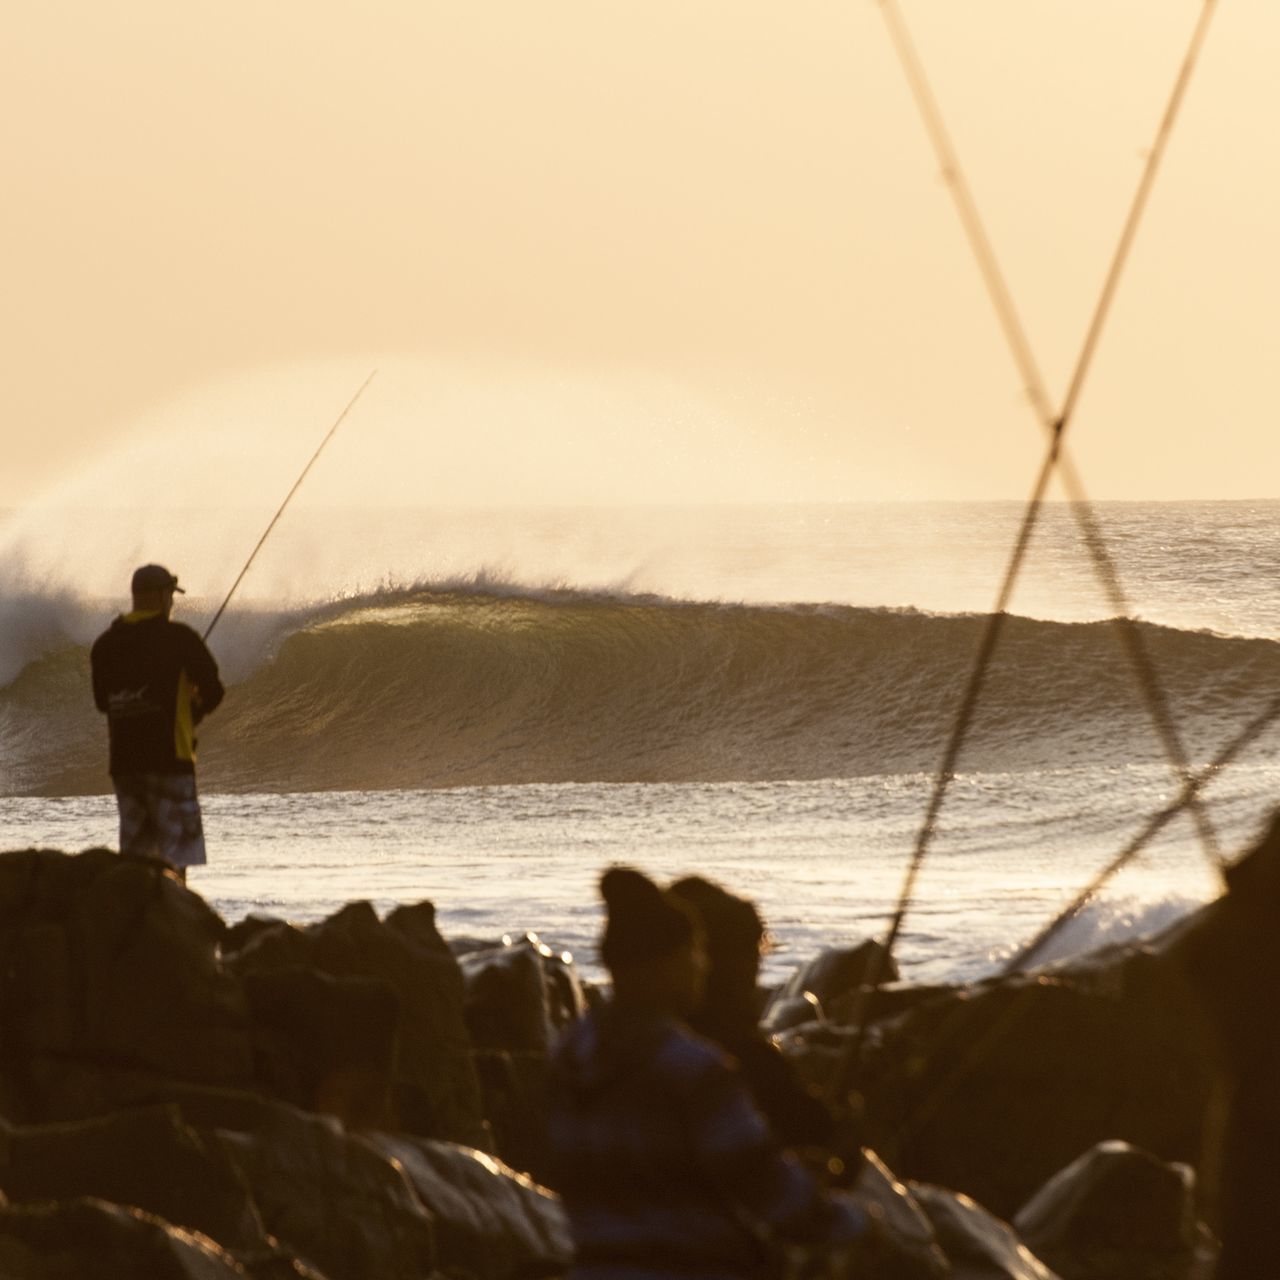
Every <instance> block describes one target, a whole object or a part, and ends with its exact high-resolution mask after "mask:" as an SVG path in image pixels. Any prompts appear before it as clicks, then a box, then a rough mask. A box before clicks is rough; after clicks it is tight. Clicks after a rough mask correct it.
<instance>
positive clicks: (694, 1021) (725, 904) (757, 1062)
mask: <svg viewBox="0 0 1280 1280" xmlns="http://www.w3.org/2000/svg"><path fill="white" fill-rule="evenodd" d="M670 892H671V893H672V894H674V895H675V897H677V898H678V899H679V900H680V901H681V902H686V903H688V904H689V905H690V906H691V907H692V908H693V909H694V912H695V914H696V915H697V918H698V920H699V922H700V923H701V925H702V930H703V937H704V944H705V949H706V955H707V979H706V984H705V987H704V989H703V994H702V999H701V1000H700V1001H699V1002H698V1006H697V1008H696V1009H695V1010H694V1011H693V1013H692V1014H691V1016H690V1018H689V1024H690V1026H692V1027H693V1029H694V1030H695V1031H696V1032H697V1033H698V1034H699V1035H702V1036H706V1037H707V1039H708V1040H714V1041H715V1043H716V1044H718V1045H719V1046H720V1047H721V1048H722V1049H724V1050H725V1052H726V1053H728V1054H729V1055H730V1056H731V1057H733V1058H734V1059H735V1060H736V1061H737V1063H738V1065H739V1067H740V1068H741V1070H742V1074H743V1076H744V1077H745V1079H746V1084H747V1087H748V1088H749V1089H750V1090H751V1094H752V1097H753V1098H754V1099H755V1104H756V1106H757V1107H758V1108H759V1109H760V1111H761V1112H762V1113H763V1114H764V1117H765V1119H766V1120H767V1121H768V1123H769V1127H770V1129H772V1131H773V1134H774V1136H775V1137H776V1138H777V1139H778V1141H779V1142H780V1143H782V1145H783V1146H784V1147H813V1148H823V1149H828V1148H830V1147H831V1145H832V1143H833V1142H834V1141H835V1139H836V1125H835V1123H834V1121H833V1118H832V1115H831V1113H830V1111H828V1110H827V1108H826V1106H825V1105H824V1104H823V1103H822V1102H821V1101H820V1100H819V1099H818V1098H816V1097H814V1096H813V1094H811V1093H810V1092H809V1091H808V1090H807V1089H806V1088H805V1087H804V1085H803V1084H802V1083H801V1082H800V1080H799V1079H798V1078H797V1076H796V1073H795V1072H794V1070H792V1068H791V1064H790V1063H788V1062H787V1060H786V1058H785V1057H783V1055H782V1052H781V1051H780V1050H779V1049H778V1047H777V1046H776V1045H775V1044H774V1043H773V1041H772V1040H771V1039H770V1038H769V1037H768V1036H766V1035H765V1034H764V1033H763V1032H762V1031H761V1030H760V987H759V982H760V953H761V948H762V947H763V945H764V937H765V931H764V922H763V921H762V920H761V919H760V913H759V912H758V911H757V910H756V908H755V905H754V904H753V903H751V902H750V901H748V900H747V899H746V898H739V897H737V896H736V895H734V894H732V893H730V892H728V890H726V889H723V888H721V886H720V885H718V884H715V883H713V882H712V881H710V880H704V879H703V878H702V877H701V876H687V877H686V878H685V879H683V880H677V881H676V882H675V883H674V884H673V885H672V886H671V889H670Z"/></svg>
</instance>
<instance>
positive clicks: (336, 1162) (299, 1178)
mask: <svg viewBox="0 0 1280 1280" xmlns="http://www.w3.org/2000/svg"><path fill="white" fill-rule="evenodd" d="M217 1138H218V1141H219V1144H220V1145H221V1147H222V1149H223V1150H224V1151H225V1152H226V1154H227V1155H228V1156H229V1157H230V1160H231V1162H232V1164H233V1165H234V1166H235V1168H236V1169H237V1171H238V1172H239V1173H240V1175H241V1177H242V1178H243V1179H244V1182H245V1184H246V1185H247V1186H248V1188H249V1190H250V1192H251V1193H252V1196H253V1200H254V1203H255V1205H256V1206H257V1209H258V1212H259V1213H260V1214H261V1217H262V1221H263V1222H264V1223H265V1225H266V1228H267V1230H268V1231H269V1232H270V1233H271V1235H272V1236H274V1237H275V1238H276V1239H277V1240H278V1241H279V1242H280V1243H281V1244H282V1245H284V1246H285V1248H287V1249H288V1250H289V1251H290V1252H291V1253H293V1254H295V1255H296V1256H297V1257H299V1258H301V1259H303V1260H305V1262H306V1263H307V1264H308V1265H309V1266H312V1267H315V1268H316V1269H317V1270H319V1271H321V1272H323V1273H324V1275H326V1276H327V1277H329V1280H368V1278H369V1277H372V1276H404V1277H406V1280H417V1277H427V1276H430V1275H431V1273H432V1271H433V1269H434V1266H435V1256H436V1255H435V1235H434V1231H433V1229H432V1221H431V1216H430V1214H429V1213H428V1212H427V1210H426V1209H424V1208H423V1206H422V1204H421V1202H420V1201H419V1199H418V1197H417V1195H416V1193H415V1192H414V1190H413V1188H412V1186H411V1185H410V1184H409V1182H408V1181H407V1179H406V1177H405V1174H404V1171H403V1169H402V1168H401V1167H400V1165H399V1164H398V1163H396V1162H395V1161H394V1160H392V1159H390V1158H389V1157H388V1156H386V1155H385V1154H383V1153H382V1152H381V1151H379V1150H378V1149H377V1148H376V1147H375V1146H373V1145H371V1144H370V1143H368V1142H366V1141H364V1140H363V1139H362V1138H361V1137H359V1136H357V1135H354V1134H349V1133H346V1132H345V1131H344V1130H343V1128H342V1126H341V1125H340V1124H339V1123H338V1122H337V1121H336V1120H333V1119H330V1118H329V1117H325V1116H315V1115H310V1114H307V1113H305V1112H302V1111H295V1110H293V1109H292V1108H288V1107H283V1106H276V1107H274V1108H272V1110H271V1113H270V1115H269V1117H268V1118H267V1119H266V1121H265V1123H263V1124H262V1125H261V1127H260V1128H258V1129H257V1130H256V1131H255V1132H253V1133H230V1132H219V1133H218V1135H217Z"/></svg>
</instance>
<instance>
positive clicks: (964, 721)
mask: <svg viewBox="0 0 1280 1280" xmlns="http://www.w3.org/2000/svg"><path fill="white" fill-rule="evenodd" d="M878 2H879V7H880V10H881V13H882V14H883V16H884V18H885V20H886V22H887V24H888V27H889V33H890V36H891V39H892V42H893V45H894V48H895V51H896V52H897V54H898V58H899V61H900V62H901V64H902V67H903V70H904V72H905V74H906V78H907V81H908V84H909V86H910V89H911V91H912V95H913V97H914V98H915V101H916V105H917V108H918V109H919V111H920V113H921V116H922V118H923V121H924V124H925V129H926V132H927V133H928V135H929V138H930V141H931V142H932V144H933V147H934V150H935V153H936V154H937V157H938V159H939V162H940V164H941V168H942V173H943V176H944V178H945V180H946V183H947V186H948V188H949V190H950V192H951V195H952V198H953V200H954V202H955V204H956V208H957V212H958V213H959V216H960V221H961V224H962V226H963V228H964V231H965V234H966V236H967V238H968V240H969V244H970V248H971V250H972V251H973V253H974V256H975V258H976V260H977V263H978V267H979V272H980V274H981V276H982V280H983V283H984V284H985V286H986V288H987V292H988V294H989V296H990V298H991V302H992V304H993V306H994V309H995V312H996V316H997V319H998V320H999V323H1000V327H1001V330H1002V331H1003V333H1004V336H1005V339H1006V342H1007V343H1008V346H1009V349H1010V352H1011V354H1012V356H1013V360H1014V364H1015V365H1016V367H1017V369H1018V372H1019V374H1020V375H1021V378H1022V382H1023V388H1024V390H1025V392H1026V395H1027V398H1028V400H1029V402H1030V404H1031V406H1032V409H1033V410H1034V412H1035V414H1036V416H1037V417H1038V418H1039V420H1040V422H1041V424H1042V426H1043V427H1044V428H1045V430H1046V431H1047V433H1048V436H1049V441H1048V449H1047V452H1046V456H1045V460H1044V463H1043V464H1042V466H1041V470H1040V474H1039V476H1038V477H1037V481H1036V485H1035V488H1034V491H1033V494H1032V496H1031V499H1030V500H1029V502H1028V505H1027V509H1026V513H1025V515H1024V518H1023V522H1022V526H1021V529H1020V532H1019V536H1018V539H1017V543H1016V545H1015V548H1014V551H1013V554H1012V556H1011V558H1010V562H1009V566H1008V568H1007V570H1006V574H1005V578H1004V581H1003V585H1002V587H1001V591H1000V598H999V602H998V604H997V607H996V610H995V612H994V614H993V615H992V616H991V618H990V620H989V622H988V627H987V631H986V634H985V635H984V637H983V640H982V643H981V644H980V646H979V652H978V655H977V658H976V661H975V663H974V665H973V669H972V670H971V673H970V680H969V684H968V687H967V689H966V692H965V695H964V697H963V699H962V702H961V706H960V709H959V711H958V714H957V716H956V718H955V723H954V725H953V729H952V734H951V737H950V740H949V743H948V746H947V751H946V754H945V757H944V761H943V764H942V766H941V768H940V769H939V771H938V773H937V775H936V776H935V782H934V788H933V793H932V797H931V799H930V803H929V807H928V812H927V814H926V816H925V819H924V822H923V823H922V825H921V828H920V831H919V834H918V836H917V839H916V845H915V848H914V850H913V853H912V856H911V860H910V864H909V867H908V870H907V874H906V878H905V881H904V884H903V887H902V891H901V893H900V895H899V900H898V904H897V909H896V910H895V912H894V914H893V917H892V920H891V923H890V925H889V929H888V932H887V935H886V938H885V941H884V943H883V944H882V950H881V951H879V952H878V953H877V954H876V955H875V956H874V957H873V959H872V962H871V965H870V967H869V971H868V974H867V975H866V976H865V977H864V980H863V985H862V987H861V989H860V991H859V995H858V999H857V1002H856V1006H855V1011H854V1019H853V1020H854V1021H855V1023H856V1025H857V1027H858V1033H857V1037H856V1039H855V1040H854V1041H853V1042H852V1043H851V1044H850V1045H849V1046H848V1048H847V1050H846V1052H845V1053H844V1054H842V1055H840V1057H839V1058H838V1059H837V1062H836V1064H835V1069H834V1071H833V1072H832V1074H831V1076H830V1077H829V1079H828V1081H827V1088H826V1092H827V1094H828V1096H829V1097H831V1098H832V1099H833V1100H841V1101H843V1099H844V1097H845V1096H847V1092H848V1088H849V1085H850V1078H851V1075H852V1072H853V1070H854V1065H855V1063H856V1061H857V1060H858V1059H859V1058H860V1057H861V1054H862V1050H863V1044H864V1041H865V1037H866V1030H867V1014H868V1011H869V1008H870V1005H871V1003H872V1000H873V998H874V996H875V994H876V993H877V992H878V991H879V988H880V984H881V982H882V980H883V972H884V969H885V966H886V963H887V961H888V958H889V957H891V956H892V954H893V950H894V946H895V944H896V942H897V940H898V937H899V934H900V931H901V928H902V925H903V922H904V919H905V917H906V915H907V912H908V911H909V909H910V907H911V905H912V901H913V899H914V895H915V884H916V880H917V878H918V876H919V873H920V870H921V867H922V865H923V863H924V859H925V856H926V853H927V851H928V849H929V847H930V846H931V844H932V841H933V836H934V834H935V832H936V828H937V819H938V815H939V812H940V810H941V808H942V803H943V799H944V797H945V794H946V792H947V790H948V787H949V784H950V783H951V781H952V780H953V778H954V776H955V766H956V764H957V762H958V759H959V755H960V751H961V749H962V747H963V744H964V741H965V739H966V737H967V734H968V730H969V727H970V725H971V723H972V719H973V713H974V710H975V708H976V705H977V702H978V699H979V697H980V694H981V692H982V689H983V686H984V684H985V680H986V676H987V674H988V669H989V667H990V664H991V660H992V657H993V655H994V651H995V647H996V644H997V642H998V638H999V635H1000V632H1001V630H1002V627H1003V623H1004V621H1005V616H1006V615H1005V609H1006V607H1007V605H1008V603H1009V599H1010V597H1011V595H1012V589H1013V585H1014V582H1015V581H1016V579H1017V577H1018V576H1019V572H1020V570H1021V567H1022V563H1023V560H1024V558H1025V555H1026V551H1027V547H1028V545H1029V543H1030V539H1031V534H1032V531H1033V530H1034V527H1035V525H1036V523H1037V520H1038V517H1039V514H1040V508H1041V506H1042V503H1043V499H1044V495H1045V490H1046V488H1047V485H1048V481H1049V478H1050V476H1051V474H1052V473H1053V472H1054V471H1055V470H1056V471H1057V472H1058V473H1059V475H1061V477H1062V478H1063V481H1064V484H1065V487H1066V489H1067V492H1068V496H1069V497H1070V498H1071V500H1072V501H1071V507H1072V513H1073V515H1074V516H1075V518H1076V521H1077V523H1078V524H1079V526H1080V531H1081V534H1082V537H1083V540H1084V543H1085V545H1086V548H1087V550H1088V551H1089V554H1090V556H1091V558H1092V560H1093V563H1094V569H1095V572H1096V574H1097V576H1098V579H1099V581H1100V582H1101V584H1102V585H1103V588H1104V590H1105V592H1106V594H1107V597H1108V599H1109V602H1110V603H1111V605H1112V606H1113V608H1114V609H1115V612H1116V618H1115V619H1114V621H1115V622H1116V624H1117V625H1118V626H1119V628H1120V634H1121V639H1122V642H1123V643H1124V645H1125V648H1126V650H1127V652H1128V656H1129V658H1130V661H1131V663H1132V665H1133V667H1134V671H1135V675H1136V678H1137V680H1138V684H1139V687H1140V689H1141V692H1142V694H1143V696H1144V699H1145V701H1146V702H1147V704H1148V710H1149V711H1150V713H1151V715H1152V719H1153V721H1154V724H1155V727H1156V731H1157V735H1158V737H1159V738H1160V739H1161V742H1162V745H1163V746H1164V748H1165V751H1166V754H1167V756H1168V757H1169V760H1170V762H1171V764H1172V765H1173V767H1174V770H1175V773H1176V774H1177V775H1178V776H1179V778H1180V781H1181V782H1182V784H1183V793H1184V796H1183V803H1182V805H1181V806H1180V807H1179V811H1181V810H1182V809H1186V810H1187V811H1188V812H1189V813H1190V815H1191V818H1192V820H1193V822H1194V823H1195V825H1196V826H1197V828H1198V830H1199V833H1200V836H1201V840H1202V842H1203V844H1204V847H1205V849H1206V852H1207V853H1208V854H1209V857H1210V861H1211V863H1213V864H1214V865H1215V867H1216V868H1217V870H1218V871H1219V874H1221V871H1222V866H1223V861H1224V860H1223V858H1222V856H1221V854H1220V852H1219V851H1218V849H1217V842H1216V838H1215V835H1214V832H1213V828H1212V826H1211V825H1210V824H1209V821H1208V817H1207V814H1206V813H1205V812H1204V809H1203V807H1202V806H1201V803H1200V797H1199V790H1200V788H1199V786H1192V785H1190V783H1191V776H1192V775H1191V768H1190V765H1189V763H1188V760H1187V757H1186V752H1185V750H1184V749H1183V747H1182V743H1181V739H1180V738H1179V736H1178V733H1177V730H1176V728H1175V726H1174V724H1173V721H1172V717H1171V715H1170V713H1169V708H1168V702H1167V699H1166V697H1165V694H1164V690H1163V687H1162V685H1161V683H1160V681H1159V679H1158V677H1157V676H1156V673H1155V671H1154V668H1153V665H1152V663H1151V659H1150V657H1149V655H1148V654H1147V652H1146V649H1145V646H1144V644H1143V643H1142V641H1141V638H1140V635H1139V633H1138V632H1137V629H1136V627H1135V626H1134V625H1133V623H1132V620H1131V619H1130V618H1129V609H1128V601H1127V599H1126V597H1125V594H1124V591H1123V588H1122V587H1121V585H1120V580H1119V574H1118V571H1117V569H1116V566H1115V562H1114V561H1113V559H1112V558H1111V555H1110V552H1109V550H1108V548H1107V546H1106V544H1105V541H1104V539H1103V537H1102V533H1101V529H1100V527H1099V525H1098V522H1097V518H1096V516H1095V515H1094V513H1093V511H1092V508H1091V507H1090V505H1089V504H1088V502H1087V499H1086V498H1085V495H1084V490H1083V486H1082V485H1081V483H1080V480H1079V477H1078V475H1077V473H1076V471H1075V468H1074V467H1073V466H1072V465H1071V462H1070V460H1069V458H1068V457H1067V455H1066V452H1065V450H1064V448H1063V437H1064V435H1065V433H1066V430H1067V427H1068V425H1069V423H1070V422H1071V420H1072V417H1073V416H1074V412H1075V409H1076V405H1077V402H1078V400H1079V396H1080V391H1081V388H1082V386H1083V383H1084V380H1085V375H1086V373H1087V371H1088V369H1089V366H1090V364H1091V362H1092V359H1093V355H1094V352H1095V350H1096V348H1097V345H1098V339H1099V336H1100V334H1101V331H1102V327H1103V323H1104V321H1105V319H1106V317H1107V314H1108V312H1109V310H1110V306H1111V303H1112V300H1113V298H1114V295H1115V292H1116V289H1117V285H1118V283H1119V278H1120V275H1121V272H1122V269H1123V267H1124V265H1125V262H1126V260H1127V258H1128V256H1129V254H1130V251H1131V249H1132V247H1133V242H1134V239H1135V237H1136V233H1137V228H1138V224H1139V222H1140V221H1141V216H1142V213H1143V211H1144V209H1145V207H1146V204H1147V200H1148V197H1149V195H1150V192H1151V188H1152V186H1153V184H1154V180H1155V175H1156V171H1157V169H1158V167H1159V163H1160V161H1161V159H1162V157H1163V154H1164V152H1165V149H1166V147H1167V144H1168V141H1169V138H1170V136H1171V135H1172V132H1173V127H1174V123H1175V121H1176V119H1177V115H1178V110H1179V107H1180V106H1181V103H1182V100H1183V97H1184V96H1185V93H1186V89H1187V85H1188V83H1189V81H1190V78H1191V73H1192V70H1193V68H1194V66H1195V64H1196V61H1197V59H1198V56H1199V53H1200V50H1201V47H1202V45H1203V44H1204V41H1205V37H1206V34H1207V31H1208V27H1209V22H1210V19H1211V18H1212V16H1213V13H1214V9H1215V5H1216V0H1204V4H1203V7H1202V9H1201V13H1200V19H1199V22H1198V23H1197V25H1196V28H1195V31H1194V33H1193V35H1192V37H1191V42H1190V45H1189V47H1188V49H1187V52H1186V54H1185V56H1184V58H1183V62H1182V65H1181V67H1180V69H1179V72H1178V76H1177V79H1176V81H1175V83H1174V87H1173V90H1172V93H1171V96H1170V99H1169V102H1168V105H1167V106H1166V109H1165V112H1164V115H1163V117H1162V119H1161V122H1160V126H1159V129H1158V131H1157V134H1156V139H1155V142H1154V144H1153V146H1152V148H1151V150H1150V152H1149V153H1148V155H1147V160H1146V164H1145V165H1144V169H1143V173H1142V177H1141V180H1140V182H1139V184H1138V190H1137V193H1136V195H1135V196H1134V199H1133V201H1132V204H1131V206H1130V210H1129V215H1128V217H1127V219H1126V221H1125V224H1124V227H1123V230H1122V232H1121V235H1120V240H1119V243H1118V245H1117V247H1116V249H1115V252H1114V253H1113V256H1112V260H1111V263H1110V267H1109V269H1108V271H1107V275H1106V278H1105V280H1104V283H1103V287H1102V292H1101V295H1100V297H1099V299H1098V301H1097V304H1096V306H1095V309H1094V312H1093V314H1092V317H1091V319H1090V323H1089V326H1088V329H1087V331H1086V333H1085V337H1084V342H1083V344H1082V347H1081V350H1080V353H1079V356H1078V358H1077V361H1076V365H1075V368H1074V370H1073V372H1072V376H1071V381H1070V384H1069V386H1068V390H1067V393H1066V396H1065V398H1064V400H1063V404H1062V409H1061V411H1059V412H1056V413H1055V411H1054V408H1053V402H1052V400H1051V398H1050V395H1049V392H1048V390H1047V387H1046V385H1045V382H1044V378H1043V375H1042V374H1041V372H1040V369H1039V367H1038V365H1037V363H1036V360H1035V356H1034V353H1033V351H1032V346H1031V342H1030V340H1029V338H1028V336H1027V333H1026V330H1025V328H1024V326H1023V324H1022V320H1021V317H1020V316H1019V314H1018V311H1017V308H1016V306H1015V304H1014V301H1013V297H1012V294H1011V292H1010V290H1009V287H1008V285H1007V283H1006V281H1005V278H1004V274H1003V272H1002V271H1001V269H1000V265H999V261H998V259H997V257H996V254H995V250H994V248H993V246H992V244H991V241H990V239H989V237H988V235H987V232H986V228H985V225H984V223H983V220H982V218H981V216H980V214H979V212H978V207H977V203H976V201H975V200H974V197H973V194H972V192H971V190H970V188H969V185H968V182H967V181H966V178H965V174H964V169H963V168H962V166H961V164H960V160H959V157H958V155H957V153H956V151H955V148H954V146H953V144H952V142H951V139H950V136H949V134H948V131H947V128H946V124H945V122H944V120H943V116H942V111H941V109H940V107H939V106H938V103H937V100H936V98H935V97H934V95H933V91H932V88H931V86H930V84H929V79H928V76H927V75H926V73H925V70H924V66H923V64H922V63H921V61H920V58H919V55H918V54H917V52H916V50H915V46H914V43H913V42H912V40H911V38H910V34H909V32H908V31H907V27H906V23H905V21H904V20H903V17H902V14H901V12H900V10H899V9H898V6H897V3H896V0H878Z"/></svg>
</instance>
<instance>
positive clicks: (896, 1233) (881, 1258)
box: [853, 1150, 951, 1280]
mask: <svg viewBox="0 0 1280 1280" xmlns="http://www.w3.org/2000/svg"><path fill="white" fill-rule="evenodd" d="M853 1199H854V1200H855V1201H856V1202H857V1203H858V1204H860V1205H861V1206H862V1207H863V1208H864V1209H865V1210H866V1211H867V1214H868V1216H869V1217H870V1218H871V1219H872V1222H873V1223H874V1224H875V1225H874V1229H873V1230H874V1236H875V1239H874V1240H872V1241H869V1242H868V1247H869V1250H872V1251H873V1252H872V1253H871V1256H869V1257H868V1258H867V1263H866V1270H867V1272H868V1274H871V1275H875V1276H876V1277H877V1280H945V1278H946V1277H947V1276H950V1274H951V1267H950V1265H949V1263H948V1262H947V1259H946V1256H945V1255H944V1254H943V1252H942V1250H941V1248H940V1247H939V1245H938V1236H937V1232H936V1231H934V1229H933V1224H932V1223H931V1222H930V1221H929V1219H928V1218H927V1217H926V1216H925V1214H924V1211H923V1210H922V1209H921V1208H920V1206H919V1205H918V1204H917V1203H916V1200H915V1197H914V1196H913V1195H912V1194H911V1191H910V1190H909V1189H908V1188H907V1187H905V1186H904V1185H903V1184H902V1183H901V1182H899V1181H898V1179H897V1178H895V1177H894V1176H893V1174H892V1173H890V1172H889V1170H888V1169H887V1168H886V1167H885V1164H884V1162H883V1161H882V1160H881V1159H880V1157H879V1156H878V1155H876V1153H875V1152H874V1151H869V1150H868V1151H865V1152H864V1153H863V1161H862V1166H861V1169H860V1170H859V1173H858V1181H857V1185H856V1186H855V1187H854V1189H853Z"/></svg>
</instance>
